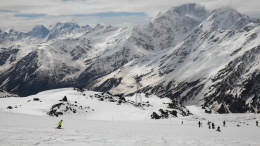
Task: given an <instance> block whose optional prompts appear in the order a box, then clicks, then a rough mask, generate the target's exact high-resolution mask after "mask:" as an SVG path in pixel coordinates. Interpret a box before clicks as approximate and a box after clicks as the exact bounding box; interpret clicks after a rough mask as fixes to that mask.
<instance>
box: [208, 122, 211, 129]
mask: <svg viewBox="0 0 260 146" xmlns="http://www.w3.org/2000/svg"><path fill="white" fill-rule="evenodd" d="M210 123H211V122H210V121H208V125H209V129H210Z"/></svg>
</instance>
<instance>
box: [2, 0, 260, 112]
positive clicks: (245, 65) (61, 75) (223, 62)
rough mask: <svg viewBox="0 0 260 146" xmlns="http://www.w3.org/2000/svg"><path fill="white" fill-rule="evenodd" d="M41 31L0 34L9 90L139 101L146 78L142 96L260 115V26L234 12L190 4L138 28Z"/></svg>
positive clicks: (60, 26) (69, 27)
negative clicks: (80, 90) (75, 90)
mask: <svg viewBox="0 0 260 146" xmlns="http://www.w3.org/2000/svg"><path fill="white" fill-rule="evenodd" d="M36 28H38V29H36V30H35V31H31V32H35V33H36V34H38V33H39V35H29V34H30V33H29V34H27V33H21V32H15V31H10V32H2V31H0V36H1V37H0V42H1V50H0V52H1V54H0V74H1V77H0V87H1V88H6V89H11V90H13V91H15V92H18V93H20V94H22V95H31V94H36V93H38V92H40V91H43V90H48V89H53V88H61V87H70V86H81V87H87V88H89V89H92V90H95V91H109V92H111V93H113V94H115V93H124V94H125V95H127V94H129V95H132V94H133V93H134V92H135V91H136V87H135V80H134V79H133V77H135V76H137V75H138V76H140V77H141V78H142V81H141V84H142V86H141V88H140V91H141V92H144V93H153V94H156V95H157V96H164V97H165V96H166V97H169V98H172V99H174V98H177V99H179V101H180V102H182V103H183V104H185V105H193V104H198V105H201V104H205V105H207V106H209V107H211V108H213V109H214V110H216V111H218V112H220V113H225V112H257V111H258V109H259V103H260V101H259V94H260V92H259V90H257V89H259V78H260V74H259V71H258V68H259V57H260V56H259V51H260V42H259V41H258V40H259V30H260V20H259V19H252V18H249V17H248V16H245V15H243V14H240V13H239V12H237V11H236V10H234V9H230V8H220V9H217V10H214V11H208V10H206V9H205V7H204V6H201V5H198V4H186V5H182V6H179V7H174V8H172V9H170V10H169V11H167V12H165V13H163V14H160V15H159V16H157V17H156V18H155V19H153V20H152V21H151V22H150V23H149V24H147V25H138V26H136V27H135V28H134V29H129V28H117V27H113V26H107V27H106V26H102V25H100V24H97V25H96V26H95V27H94V28H90V27H88V26H86V27H80V26H78V25H77V24H75V23H64V24H62V23H57V25H56V26H55V27H54V28H53V29H52V30H50V32H49V33H48V35H46V34H47V33H43V32H45V31H43V30H44V29H43V28H42V27H36ZM42 29H43V30H42ZM37 32H38V33H37ZM31 34H34V33H31ZM43 34H44V35H45V38H44V37H42V36H43ZM35 36H36V37H35ZM39 36H40V37H39Z"/></svg>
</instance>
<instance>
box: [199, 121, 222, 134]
mask: <svg viewBox="0 0 260 146" xmlns="http://www.w3.org/2000/svg"><path fill="white" fill-rule="evenodd" d="M198 124H199V128H200V127H202V122H200V121H199V123H198ZM225 124H226V122H225V121H223V126H224V127H225ZM208 126H209V129H211V127H212V129H215V123H213V122H212V123H211V122H210V121H208ZM216 131H219V132H220V127H219V126H218V128H217V130H216Z"/></svg>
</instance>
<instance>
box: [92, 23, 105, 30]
mask: <svg viewBox="0 0 260 146" xmlns="http://www.w3.org/2000/svg"><path fill="white" fill-rule="evenodd" d="M101 28H104V26H103V25H101V24H97V25H96V26H95V27H94V29H101Z"/></svg>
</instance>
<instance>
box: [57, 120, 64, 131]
mask: <svg viewBox="0 0 260 146" xmlns="http://www.w3.org/2000/svg"><path fill="white" fill-rule="evenodd" d="M62 121H63V120H60V122H59V124H58V125H59V126H58V127H57V129H60V128H61V123H62Z"/></svg>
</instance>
